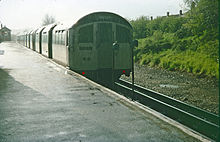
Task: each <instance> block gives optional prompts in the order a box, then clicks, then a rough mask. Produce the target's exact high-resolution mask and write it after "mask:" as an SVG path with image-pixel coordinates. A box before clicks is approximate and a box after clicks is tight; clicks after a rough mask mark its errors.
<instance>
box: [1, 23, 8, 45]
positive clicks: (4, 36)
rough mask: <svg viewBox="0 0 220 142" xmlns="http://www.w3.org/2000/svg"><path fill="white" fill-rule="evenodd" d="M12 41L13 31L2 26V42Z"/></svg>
mask: <svg viewBox="0 0 220 142" xmlns="http://www.w3.org/2000/svg"><path fill="white" fill-rule="evenodd" d="M10 40H11V30H10V29H9V28H7V27H6V26H4V27H3V26H2V25H1V28H0V42H2V41H10Z"/></svg>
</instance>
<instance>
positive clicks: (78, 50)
mask: <svg viewBox="0 0 220 142" xmlns="http://www.w3.org/2000/svg"><path fill="white" fill-rule="evenodd" d="M69 35H70V37H69V38H70V42H69V66H70V68H71V69H72V70H75V71H78V72H81V73H83V74H85V75H86V76H87V75H88V76H92V77H93V78H97V79H98V80H99V79H101V80H103V79H104V80H111V78H112V76H114V78H119V77H120V76H121V75H122V74H126V75H130V72H131V66H132V64H131V60H132V55H131V53H132V47H131V46H132V45H131V43H132V27H131V25H130V24H129V23H128V21H127V20H125V19H124V18H122V17H121V16H119V15H117V14H114V13H109V12H96V13H92V14H89V15H86V16H84V17H82V18H81V19H80V20H78V22H77V23H76V24H74V25H73V26H72V27H71V28H70V29H69ZM113 43H117V44H118V48H117V49H113ZM113 62H114V64H113Z"/></svg>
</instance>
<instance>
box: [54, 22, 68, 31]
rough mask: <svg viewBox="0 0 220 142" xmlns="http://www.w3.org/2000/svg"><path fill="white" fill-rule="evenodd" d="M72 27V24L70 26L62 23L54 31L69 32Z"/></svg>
mask: <svg viewBox="0 0 220 142" xmlns="http://www.w3.org/2000/svg"><path fill="white" fill-rule="evenodd" d="M71 26H72V24H70V23H61V24H58V25H57V26H56V27H55V28H54V29H53V30H54V31H58V30H68V29H69V28H70V27H71Z"/></svg>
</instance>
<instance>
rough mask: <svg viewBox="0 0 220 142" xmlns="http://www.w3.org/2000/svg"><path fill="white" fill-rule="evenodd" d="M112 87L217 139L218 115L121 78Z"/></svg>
mask: <svg viewBox="0 0 220 142" xmlns="http://www.w3.org/2000/svg"><path fill="white" fill-rule="evenodd" d="M114 89H115V90H116V91H117V92H120V93H122V94H123V95H124V96H126V97H128V98H131V99H132V100H135V101H138V102H139V103H141V104H143V105H145V106H148V107H150V108H152V109H154V110H156V111H158V112H160V113H162V114H164V115H166V116H168V117H169V118H171V119H174V120H176V121H178V122H180V123H181V124H183V125H185V126H187V127H189V128H191V129H193V130H195V131H197V132H199V133H201V134H203V135H205V136H207V137H209V138H211V139H213V140H216V141H218V140H219V136H218V135H219V116H218V115H215V114H212V113H209V112H207V111H204V110H202V109H200V108H197V107H195V106H191V105H189V104H186V103H183V102H181V101H178V100H176V99H173V98H171V97H168V96H165V95H163V94H161V93H157V92H155V91H152V90H149V89H146V88H144V87H141V86H139V85H134V86H132V84H131V83H130V82H128V81H125V80H122V79H120V80H118V81H116V82H115V83H114ZM132 90H133V91H132Z"/></svg>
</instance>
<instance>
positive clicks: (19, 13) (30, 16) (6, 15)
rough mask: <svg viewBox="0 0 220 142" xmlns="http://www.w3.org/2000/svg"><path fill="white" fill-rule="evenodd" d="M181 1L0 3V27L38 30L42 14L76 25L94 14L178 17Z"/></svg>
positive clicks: (19, 0)
mask: <svg viewBox="0 0 220 142" xmlns="http://www.w3.org/2000/svg"><path fill="white" fill-rule="evenodd" d="M182 6H183V0H0V23H3V25H6V26H7V27H8V28H10V29H29V28H37V27H40V26H41V24H42V19H43V17H44V16H45V14H49V15H52V16H54V17H55V19H56V21H58V22H68V23H69V22H73V23H74V22H75V21H76V20H77V19H78V18H80V17H82V16H84V15H86V14H89V13H91V12H96V11H109V12H114V13H117V14H119V15H121V16H122V17H125V18H129V19H134V18H137V17H139V16H143V15H144V16H153V17H156V16H163V15H166V12H167V11H169V12H170V13H171V14H177V13H179V10H180V9H182V8H181V7H182Z"/></svg>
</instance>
